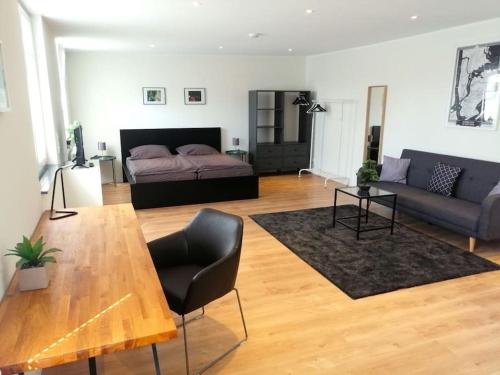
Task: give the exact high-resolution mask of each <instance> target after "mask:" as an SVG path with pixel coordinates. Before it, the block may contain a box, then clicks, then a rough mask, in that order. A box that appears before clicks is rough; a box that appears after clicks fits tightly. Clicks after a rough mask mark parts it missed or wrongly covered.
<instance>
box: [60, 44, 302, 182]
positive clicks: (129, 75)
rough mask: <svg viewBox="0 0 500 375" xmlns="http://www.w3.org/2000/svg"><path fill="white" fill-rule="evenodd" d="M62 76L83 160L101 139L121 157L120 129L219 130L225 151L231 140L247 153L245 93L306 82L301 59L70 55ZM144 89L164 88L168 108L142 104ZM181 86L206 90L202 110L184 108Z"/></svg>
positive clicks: (88, 53) (246, 103)
mask: <svg viewBox="0 0 500 375" xmlns="http://www.w3.org/2000/svg"><path fill="white" fill-rule="evenodd" d="M66 69H67V84H68V98H69V102H70V113H71V116H72V118H71V119H72V120H79V121H81V122H82V125H83V127H84V141H85V151H86V154H87V155H89V156H91V155H93V154H95V153H97V142H98V141H100V140H102V141H106V142H107V144H108V151H109V153H111V154H114V155H117V156H119V155H120V138H119V129H121V128H141V127H142V128H162V127H198V126H199V127H203V126H220V127H222V128H223V135H222V144H223V149H226V148H230V144H231V138H232V137H239V138H240V142H241V143H240V144H241V148H242V149H246V148H247V145H248V90H251V89H295V90H302V89H303V87H304V83H305V77H304V71H305V59H304V58H302V57H254V56H169V55H159V54H153V53H149V54H140V53H105V52H68V53H67V63H66ZM143 86H159V87H166V89H167V105H166V106H147V105H143V103H142V87H143ZM185 87H205V88H206V89H207V104H206V105H203V106H200V105H198V106H187V105H184V88H185ZM103 168H104V165H103ZM108 180H109V176H108Z"/></svg>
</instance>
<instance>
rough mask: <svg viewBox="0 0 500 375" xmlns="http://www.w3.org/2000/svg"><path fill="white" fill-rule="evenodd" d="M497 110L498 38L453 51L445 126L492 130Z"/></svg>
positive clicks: (499, 77)
mask: <svg viewBox="0 0 500 375" xmlns="http://www.w3.org/2000/svg"><path fill="white" fill-rule="evenodd" d="M499 112H500V42H497V43H489V44H482V45H476V46H470V47H461V48H459V49H458V51H457V60H456V65H455V75H454V80H453V90H452V94H451V103H450V111H449V118H448V120H449V126H453V127H473V128H478V129H487V130H495V129H497V126H498V117H499Z"/></svg>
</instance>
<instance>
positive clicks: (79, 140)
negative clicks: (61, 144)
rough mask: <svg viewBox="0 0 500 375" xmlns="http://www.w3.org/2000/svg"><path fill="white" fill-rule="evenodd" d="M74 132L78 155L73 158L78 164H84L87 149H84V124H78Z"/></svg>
mask: <svg viewBox="0 0 500 375" xmlns="http://www.w3.org/2000/svg"><path fill="white" fill-rule="evenodd" d="M73 134H74V136H75V145H76V157H75V158H74V159H73V162H74V163H75V165H77V166H84V165H85V163H86V161H87V160H85V151H84V149H83V131H82V126H81V125H80V126H78V127H76V128H75V129H74V131H73Z"/></svg>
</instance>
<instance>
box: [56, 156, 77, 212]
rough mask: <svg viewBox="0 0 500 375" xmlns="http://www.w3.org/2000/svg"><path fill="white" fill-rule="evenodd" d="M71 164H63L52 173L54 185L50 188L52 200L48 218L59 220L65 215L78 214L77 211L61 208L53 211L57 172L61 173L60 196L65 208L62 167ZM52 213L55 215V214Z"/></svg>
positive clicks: (67, 166)
mask: <svg viewBox="0 0 500 375" xmlns="http://www.w3.org/2000/svg"><path fill="white" fill-rule="evenodd" d="M69 167H71V165H65V166H64V167H60V168H58V169H57V170H56V173H54V187H53V188H52V202H51V204H50V220H59V219H64V218H66V217H70V216H75V215H78V212H76V211H62V210H56V211H54V198H55V195H56V184H57V174H58V173H59V174H60V175H61V191H62V198H63V205H64V208H66V194H65V192H64V177H63V173H62V172H63V169H66V168H69ZM54 213H55V214H56V215H57V214H59V215H57V216H55V215H54Z"/></svg>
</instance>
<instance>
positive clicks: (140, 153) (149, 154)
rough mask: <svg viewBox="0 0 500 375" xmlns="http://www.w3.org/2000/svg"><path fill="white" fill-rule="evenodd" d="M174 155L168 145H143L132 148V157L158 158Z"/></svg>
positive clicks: (135, 158) (134, 158) (136, 158)
mask: <svg viewBox="0 0 500 375" xmlns="http://www.w3.org/2000/svg"><path fill="white" fill-rule="evenodd" d="M169 156H172V154H171V153H170V151H168V148H167V146H163V145H143V146H137V147H134V148H133V149H131V150H130V159H132V160H138V159H157V158H166V157H169Z"/></svg>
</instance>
